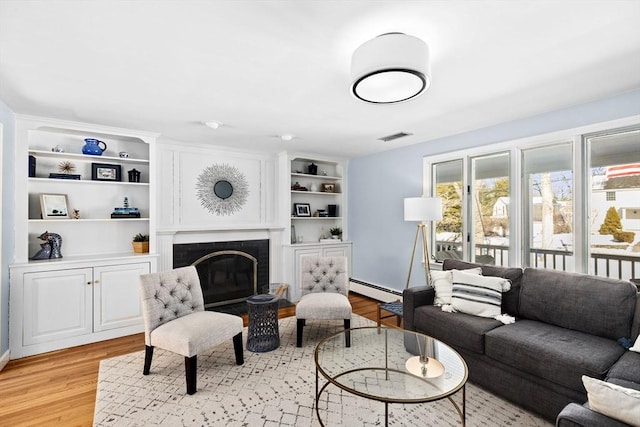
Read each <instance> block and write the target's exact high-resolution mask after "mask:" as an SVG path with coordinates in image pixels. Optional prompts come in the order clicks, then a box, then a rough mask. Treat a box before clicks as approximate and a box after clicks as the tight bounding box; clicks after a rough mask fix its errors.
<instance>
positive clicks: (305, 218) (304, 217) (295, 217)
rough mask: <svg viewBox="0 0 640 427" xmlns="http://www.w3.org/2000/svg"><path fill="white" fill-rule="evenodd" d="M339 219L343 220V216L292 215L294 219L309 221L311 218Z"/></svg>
mask: <svg viewBox="0 0 640 427" xmlns="http://www.w3.org/2000/svg"><path fill="white" fill-rule="evenodd" d="M332 219H339V220H341V219H342V217H341V216H292V217H291V220H292V221H298V220H299V221H309V220H332Z"/></svg>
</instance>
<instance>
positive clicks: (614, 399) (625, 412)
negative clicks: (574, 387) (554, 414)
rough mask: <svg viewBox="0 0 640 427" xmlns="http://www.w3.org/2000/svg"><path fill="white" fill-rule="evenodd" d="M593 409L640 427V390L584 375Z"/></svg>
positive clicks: (584, 382) (585, 385)
mask: <svg viewBox="0 0 640 427" xmlns="http://www.w3.org/2000/svg"><path fill="white" fill-rule="evenodd" d="M582 384H584V388H585V389H586V390H587V398H588V399H589V407H590V408H591V410H592V411H595V412H599V413H601V414H602V415H606V416H607V417H610V418H613V419H616V420H618V421H622V422H623V423H627V424H630V425H632V426H635V427H640V391H638V390H633V389H630V388H626V387H621V386H619V385H616V384H611V383H607V382H604V381H600V380H597V379H595V378H590V377H587V376H586V375H583V376H582Z"/></svg>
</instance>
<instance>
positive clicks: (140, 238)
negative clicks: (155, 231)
mask: <svg viewBox="0 0 640 427" xmlns="http://www.w3.org/2000/svg"><path fill="white" fill-rule="evenodd" d="M131 244H132V245H133V252H135V253H137V254H141V253H146V252H149V235H148V234H142V233H138V234H136V235H135V236H133V242H131Z"/></svg>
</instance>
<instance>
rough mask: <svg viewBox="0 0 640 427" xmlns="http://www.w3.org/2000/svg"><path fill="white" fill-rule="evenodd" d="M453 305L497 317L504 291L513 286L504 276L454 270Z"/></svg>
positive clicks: (456, 307) (457, 308) (455, 307)
mask: <svg viewBox="0 0 640 427" xmlns="http://www.w3.org/2000/svg"><path fill="white" fill-rule="evenodd" d="M451 275H452V281H453V288H452V296H451V305H452V306H453V309H454V310H455V311H461V312H463V313H467V314H473V315H474V316H481V317H492V318H495V317H496V316H499V315H500V313H501V305H502V292H506V291H508V290H509V289H510V288H511V282H510V281H509V280H508V279H505V278H503V277H492V276H478V275H475V274H468V273H466V272H464V271H458V270H452V272H451Z"/></svg>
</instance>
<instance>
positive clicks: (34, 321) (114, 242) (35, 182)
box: [9, 116, 158, 358]
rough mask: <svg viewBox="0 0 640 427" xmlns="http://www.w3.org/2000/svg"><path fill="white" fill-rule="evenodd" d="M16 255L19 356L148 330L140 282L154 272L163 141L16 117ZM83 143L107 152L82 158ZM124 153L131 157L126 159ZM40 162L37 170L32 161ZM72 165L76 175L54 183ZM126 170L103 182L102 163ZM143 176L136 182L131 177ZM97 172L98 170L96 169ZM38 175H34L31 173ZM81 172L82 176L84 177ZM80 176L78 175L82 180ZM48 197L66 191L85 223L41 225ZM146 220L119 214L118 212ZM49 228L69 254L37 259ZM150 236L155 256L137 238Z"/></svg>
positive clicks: (13, 330) (13, 336)
mask: <svg viewBox="0 0 640 427" xmlns="http://www.w3.org/2000/svg"><path fill="white" fill-rule="evenodd" d="M16 125H17V126H16V137H17V141H18V143H17V144H16V160H15V161H16V164H18V165H21V164H22V165H24V167H19V168H17V174H16V178H15V180H16V188H17V189H19V191H18V192H17V195H16V204H15V218H16V231H15V241H16V259H15V263H14V264H12V265H11V266H10V282H11V283H10V293H11V304H10V337H9V344H10V348H11V357H12V358H16V357H23V356H28V355H32V354H37V353H41V352H45V351H51V350H56V349H60V348H65V347H70V346H74V345H80V344H86V343H89V342H95V341H100V340H104V339H110V338H115V337H118V336H123V335H127V334H132V333H137V332H140V331H142V330H143V325H142V311H141V307H140V296H139V291H138V282H139V276H140V274H144V273H149V272H152V271H155V270H156V265H157V261H156V258H157V256H156V254H155V253H154V252H155V242H154V240H155V213H154V207H155V203H156V202H155V200H156V197H155V191H154V176H155V166H154V164H153V161H152V160H153V159H154V158H155V152H154V150H155V148H154V146H155V140H156V138H157V136H158V135H157V134H153V133H149V132H139V131H133V130H128V129H119V128H112V127H105V126H98V125H92V124H86V123H78V122H69V121H60V120H54V119H47V118H39V117H31V116H18V117H17V121H16ZM85 138H95V139H99V140H101V141H104V142H105V143H106V145H107V149H106V150H105V152H104V153H103V155H101V156H96V155H93V156H92V155H85V154H83V153H82V147H83V146H84V144H85V143H84V139H85ZM120 152H126V153H127V155H128V157H121V156H120V155H119V153H120ZM34 160H35V173H33V172H34V171H33V169H32V168H31V167H30V162H33V161H34ZM63 163H69V164H70V165H71V166H72V168H73V170H72V171H67V172H68V174H69V175H76V176H75V177H74V179H70V178H56V177H53V178H52V177H50V174H60V173H63V171H62V170H61V165H62V164H63ZM98 164H100V165H107V167H109V168H113V170H114V171H117V170H119V174H114V176H113V180H106V181H104V180H97V179H95V178H97V177H96V176H94V174H93V171H94V169H95V168H96V167H97V165H98ZM134 168H135V169H136V171H139V172H140V182H129V179H128V172H129V171H130V170H132V169H134ZM95 170H97V169H95ZM30 175H31V176H30ZM77 175H79V177H78V176H77ZM77 178H79V179H77ZM42 194H63V195H65V196H66V198H67V201H68V203H67V208H68V212H69V213H70V214H71V213H72V212H73V210H74V209H77V210H79V213H80V219H72V218H54V219H51V218H46V219H43V215H42V212H41V202H40V198H41V195H42ZM125 197H126V198H127V200H128V204H129V207H136V208H138V209H139V211H140V218H111V213H112V212H113V211H114V208H116V207H123V205H124V198H125ZM45 231H49V232H51V233H56V234H59V235H60V236H61V237H62V254H63V257H62V258H58V259H46V260H32V259H31V257H33V255H34V254H35V253H36V252H38V250H39V249H40V245H41V244H42V243H44V242H43V241H42V240H39V239H38V236H40V235H41V234H42V233H44V232H45ZM138 233H142V234H148V235H150V240H151V241H150V253H149V254H135V253H134V252H133V248H132V246H131V241H132V238H133V236H134V235H136V234H138Z"/></svg>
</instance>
